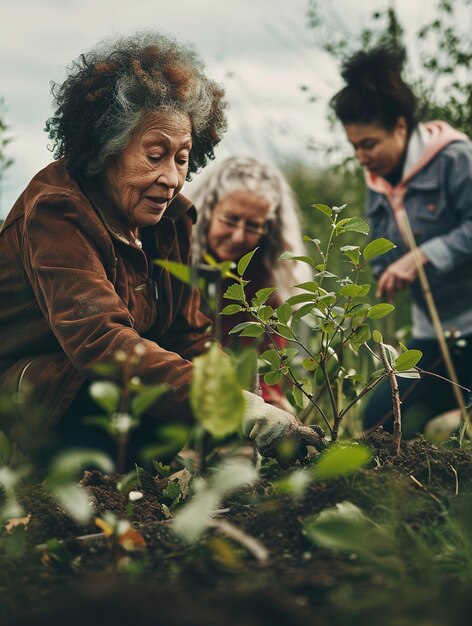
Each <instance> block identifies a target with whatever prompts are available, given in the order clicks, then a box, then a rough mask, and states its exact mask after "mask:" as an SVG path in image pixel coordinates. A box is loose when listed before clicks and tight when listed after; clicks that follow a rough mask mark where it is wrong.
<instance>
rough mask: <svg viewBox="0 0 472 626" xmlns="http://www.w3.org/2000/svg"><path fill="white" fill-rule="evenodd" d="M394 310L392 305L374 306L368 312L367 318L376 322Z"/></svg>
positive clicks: (383, 303)
mask: <svg viewBox="0 0 472 626" xmlns="http://www.w3.org/2000/svg"><path fill="white" fill-rule="evenodd" d="M394 309H395V307H394V306H393V304H387V303H386V302H382V303H380V304H374V306H373V307H372V308H371V309H370V310H369V311H368V313H367V317H368V318H369V319H371V320H378V319H380V318H381V317H385V316H386V315H388V314H389V313H391V312H392V311H393V310H394Z"/></svg>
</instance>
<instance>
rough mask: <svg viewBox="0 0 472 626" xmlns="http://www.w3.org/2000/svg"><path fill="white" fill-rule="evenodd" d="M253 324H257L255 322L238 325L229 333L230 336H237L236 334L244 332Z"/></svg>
mask: <svg viewBox="0 0 472 626" xmlns="http://www.w3.org/2000/svg"><path fill="white" fill-rule="evenodd" d="M253 324H255V322H241V324H236V326H235V327H234V328H232V329H231V330H230V331H229V334H230V335H235V334H236V333H239V331H241V330H243V329H244V328H246V327H247V326H251V325H253Z"/></svg>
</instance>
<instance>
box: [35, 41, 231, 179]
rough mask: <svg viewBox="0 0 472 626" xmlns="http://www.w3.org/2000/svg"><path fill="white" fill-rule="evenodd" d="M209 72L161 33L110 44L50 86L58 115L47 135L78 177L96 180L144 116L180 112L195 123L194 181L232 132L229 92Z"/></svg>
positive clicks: (50, 122) (92, 52) (56, 153)
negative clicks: (228, 117)
mask: <svg viewBox="0 0 472 626" xmlns="http://www.w3.org/2000/svg"><path fill="white" fill-rule="evenodd" d="M203 70H204V65H203V63H202V61H201V60H200V59H199V58H198V56H197V54H196V53H195V51H194V50H193V48H191V47H189V46H184V45H181V44H178V43H177V42H176V41H175V40H174V39H172V38H170V37H168V36H166V35H163V34H161V33H158V32H154V31H140V32H138V33H136V34H134V35H129V36H127V37H119V38H117V39H107V40H104V41H103V42H101V43H100V44H98V45H97V46H95V47H94V48H92V49H91V50H90V51H89V52H87V53H85V54H82V55H80V57H79V58H78V59H77V60H76V61H74V62H73V63H72V64H71V66H70V67H69V68H68V77H67V79H66V80H65V81H64V82H63V83H62V84H54V83H53V84H52V93H53V96H54V100H55V113H54V116H53V117H51V118H49V119H48V120H47V122H46V131H47V132H48V133H49V137H50V138H51V139H52V141H53V145H52V150H53V152H54V157H55V158H56V159H58V158H61V157H65V159H66V164H67V167H68V169H69V171H70V172H72V173H78V174H82V175H85V176H93V175H95V174H98V173H99V172H100V171H101V170H102V169H103V165H104V163H105V160H106V159H107V158H108V157H109V156H111V155H116V154H120V153H121V152H122V151H123V149H124V148H125V147H126V146H127V145H128V143H129V140H130V138H131V135H132V133H133V131H134V130H135V129H136V127H137V126H138V124H139V123H140V121H141V120H142V119H143V117H144V116H145V115H146V114H148V113H151V112H160V111H166V112H171V113H172V112H178V113H187V114H188V116H189V118H190V122H191V125H192V150H191V152H190V159H189V175H190V174H191V173H193V172H196V171H197V170H198V168H200V167H204V166H205V165H206V163H207V160H208V159H213V158H214V152H213V149H214V147H215V146H216V144H217V143H219V141H220V139H221V137H222V135H223V133H224V132H225V130H226V117H225V108H226V102H225V101H224V99H223V97H224V90H223V88H222V87H221V86H220V85H218V84H217V83H215V82H214V81H213V80H211V79H209V78H208V77H207V76H206V75H205V74H204V71H203ZM188 179H189V180H190V176H189V177H188Z"/></svg>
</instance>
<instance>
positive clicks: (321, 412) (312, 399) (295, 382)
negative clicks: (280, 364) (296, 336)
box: [285, 368, 333, 435]
mask: <svg viewBox="0 0 472 626" xmlns="http://www.w3.org/2000/svg"><path fill="white" fill-rule="evenodd" d="M288 371H289V374H290V377H288V376H287V374H285V377H286V378H288V379H289V380H290V381H291V382H292V383H293V384H294V385H295V387H298V389H300V391H301V392H302V393H303V395H304V396H305V397H306V398H308V400H309V401H310V402H311V403H312V404H313V406H314V407H315V408H316V410H317V411H318V412H319V414H320V415H321V417H322V418H323V421H324V422H325V424H326V426H327V428H328V430H329V432H330V434H331V435H332V433H333V430H332V428H331V424H330V423H329V420H328V418H327V417H326V415H325V413H324V412H323V409H322V408H321V407H320V405H319V404H318V403H317V401H316V400H315V398H314V397H313V396H312V394H310V393H307V392H306V391H305V389H303V385H301V384H300V383H299V382H298V380H297V379H296V377H295V376H294V374H293V372H292V370H291V369H290V368H288Z"/></svg>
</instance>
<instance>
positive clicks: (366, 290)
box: [357, 283, 371, 298]
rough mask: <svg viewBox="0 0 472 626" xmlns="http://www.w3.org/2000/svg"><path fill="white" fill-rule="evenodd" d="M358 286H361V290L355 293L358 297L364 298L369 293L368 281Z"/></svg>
mask: <svg viewBox="0 0 472 626" xmlns="http://www.w3.org/2000/svg"><path fill="white" fill-rule="evenodd" d="M359 287H362V291H360V292H359V293H358V294H357V297H358V298H365V296H366V295H367V294H368V293H369V291H370V288H371V285H369V283H365V284H363V285H359Z"/></svg>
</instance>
